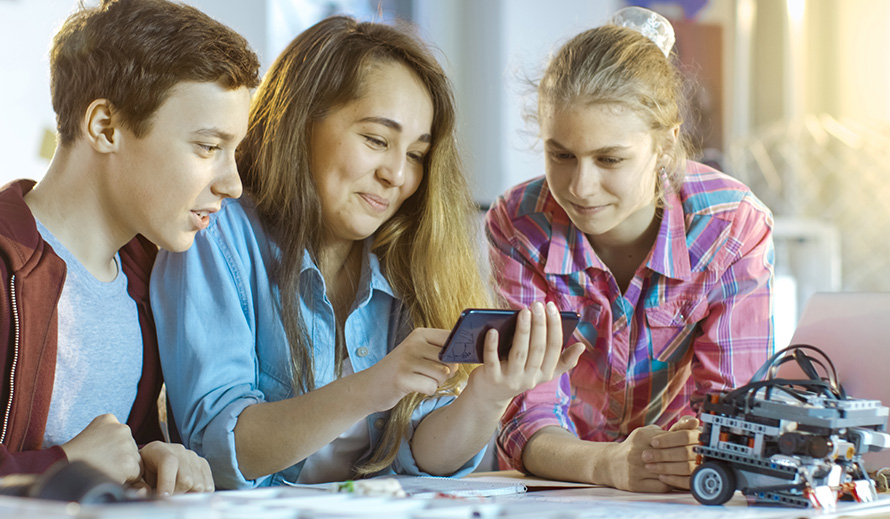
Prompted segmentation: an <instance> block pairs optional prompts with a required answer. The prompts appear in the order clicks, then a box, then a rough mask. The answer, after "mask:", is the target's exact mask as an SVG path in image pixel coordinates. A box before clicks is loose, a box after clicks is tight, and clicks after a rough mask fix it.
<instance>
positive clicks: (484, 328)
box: [439, 308, 581, 364]
mask: <svg viewBox="0 0 890 519" xmlns="http://www.w3.org/2000/svg"><path fill="white" fill-rule="evenodd" d="M518 315H519V311H518V310H489V309H480V308H468V309H466V310H464V311H463V313H461V314H460V318H459V319H458V320H457V324H455V325H454V328H453V329H452V330H451V334H450V335H449V336H448V340H446V341H445V346H443V347H442V351H440V352H439V360H441V361H442V362H468V363H476V364H481V363H482V352H483V351H484V348H485V334H486V333H487V332H488V330H490V329H492V328H494V329H495V330H497V331H498V357H499V358H500V359H501V360H506V359H507V356H508V355H509V354H510V347H511V346H512V345H513V331H514V330H515V328H516V317H517V316H518ZM560 315H561V316H562V338H563V346H565V345H566V344H569V342H570V341H571V339H572V332H574V331H575V327H576V326H577V325H578V321H579V320H580V318H581V316H580V315H578V313H577V312H560Z"/></svg>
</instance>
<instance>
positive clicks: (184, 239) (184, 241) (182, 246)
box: [152, 233, 195, 252]
mask: <svg viewBox="0 0 890 519" xmlns="http://www.w3.org/2000/svg"><path fill="white" fill-rule="evenodd" d="M152 241H154V240H152ZM193 243H195V234H194V233H189V234H188V235H187V236H180V237H179V239H178V240H161V241H155V244H156V245H157V246H158V247H160V248H162V249H164V250H166V251H170V252H185V251H187V250H189V248H190V247H191V246H192V244H193Z"/></svg>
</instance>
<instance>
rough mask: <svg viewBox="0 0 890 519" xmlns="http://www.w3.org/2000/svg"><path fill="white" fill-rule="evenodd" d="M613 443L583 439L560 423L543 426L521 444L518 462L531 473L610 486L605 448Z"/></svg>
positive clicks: (610, 448)
mask: <svg viewBox="0 0 890 519" xmlns="http://www.w3.org/2000/svg"><path fill="white" fill-rule="evenodd" d="M615 445H616V444H613V443H605V442H589V441H584V440H581V439H579V438H578V437H576V436H575V435H573V434H572V433H570V432H568V431H566V430H565V429H562V428H561V427H545V428H543V429H541V430H539V431H538V432H536V433H535V434H534V435H533V436H532V437H531V439H530V440H529V441H528V443H527V444H526V445H525V449H523V451H522V463H523V465H524V466H525V469H526V470H527V471H528V472H529V473H531V474H534V475H535V476H539V477H543V478H547V479H554V480H560V481H579V482H584V483H594V484H598V485H607V486H614V484H613V482H612V479H613V478H612V477H611V473H610V465H611V464H610V462H609V452H610V451H611V450H612V449H613V448H614V447H615Z"/></svg>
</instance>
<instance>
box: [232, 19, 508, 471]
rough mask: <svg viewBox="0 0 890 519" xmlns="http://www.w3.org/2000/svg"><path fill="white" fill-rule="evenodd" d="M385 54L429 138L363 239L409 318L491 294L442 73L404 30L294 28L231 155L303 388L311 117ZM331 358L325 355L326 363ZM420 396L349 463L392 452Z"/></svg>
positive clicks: (337, 23) (343, 96) (404, 404)
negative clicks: (421, 89)
mask: <svg viewBox="0 0 890 519" xmlns="http://www.w3.org/2000/svg"><path fill="white" fill-rule="evenodd" d="M389 62H397V63H401V64H403V65H405V66H406V67H407V68H408V69H409V70H411V71H412V72H413V73H414V74H416V75H417V77H418V78H419V79H420V80H421V82H422V83H423V84H424V85H425V86H426V88H427V90H428V92H429V95H430V98H431V100H432V103H433V126H432V143H431V147H430V149H429V152H428V153H427V154H426V157H425V158H424V164H423V165H424V174H423V179H422V181H421V184H420V186H419V188H418V189H417V191H416V192H415V193H414V195H412V196H411V197H410V198H409V199H407V200H406V201H405V202H404V203H403V204H402V206H401V207H400V208H399V210H398V212H397V213H396V214H395V215H394V216H393V217H392V218H391V219H390V220H389V221H387V222H386V223H384V224H383V225H382V226H381V227H380V229H378V231H377V232H376V233H375V237H374V243H373V246H372V251H373V252H374V253H376V254H377V256H378V257H379V259H380V263H381V266H382V270H383V273H384V275H385V276H386V278H387V279H388V280H389V282H390V284H391V285H392V287H393V289H394V290H395V293H396V294H397V295H398V296H399V297H400V298H401V300H402V301H403V303H404V305H405V306H406V307H407V309H408V311H409V313H410V316H411V318H412V321H413V324H414V326H416V327H432V328H450V327H451V326H453V324H454V322H455V321H456V320H457V317H458V316H459V314H460V312H461V311H462V310H463V309H464V308H466V307H474V306H475V307H486V306H490V305H491V295H490V292H489V290H488V287H489V286H490V285H489V284H488V283H487V280H484V279H483V276H482V274H481V272H482V270H481V269H480V264H479V255H478V254H477V252H476V245H477V243H479V242H477V241H476V240H475V239H474V238H475V237H476V235H477V225H476V222H475V216H476V215H475V212H476V211H477V209H476V207H475V205H474V204H473V202H472V199H471V197H470V194H469V189H468V187H467V183H466V180H465V179H464V176H463V174H462V172H461V164H460V160H459V157H458V153H457V145H456V140H455V135H454V131H455V113H454V99H453V94H452V91H451V84H450V82H449V81H448V79H447V78H446V76H445V74H444V72H443V71H442V69H441V67H440V66H439V64H438V63H437V62H436V60H435V58H434V57H433V55H432V53H431V52H430V50H429V49H428V48H427V47H426V45H424V44H423V43H422V42H421V41H420V40H419V39H418V38H417V37H416V36H414V35H413V34H411V33H410V32H409V31H408V30H406V29H404V28H395V27H392V26H389V25H384V24H379V23H367V22H366V23H359V22H357V21H355V20H353V19H351V18H348V17H343V16H335V17H331V18H327V19H325V20H323V21H321V22H319V23H318V24H316V25H315V26H313V27H311V28H309V29H307V30H306V31H305V32H303V33H302V34H300V35H299V36H298V37H297V38H296V39H295V40H294V41H293V42H292V43H291V44H290V45H289V46H288V47H287V48H286V49H285V50H284V52H283V53H282V54H281V55H280V56H279V57H278V59H277V60H276V61H275V63H274V64H273V65H272V67H271V68H270V69H269V71H268V72H267V73H266V76H265V78H264V79H263V83H262V85H261V86H260V88H259V89H258V91H257V93H256V95H255V97H254V101H253V105H252V108H251V113H250V126H249V130H248V133H247V137H246V138H245V139H244V141H243V142H242V144H241V146H240V147H239V157H238V167H239V171H240V172H241V176H242V180H243V183H244V189H245V192H246V193H249V194H250V196H251V197H252V198H253V199H254V201H255V203H256V207H257V211H258V214H259V216H260V219H261V221H262V223H263V226H264V228H265V229H266V231H267V232H269V234H270V235H271V236H272V238H273V240H274V241H275V242H276V244H277V245H278V247H279V248H280V250H281V254H280V258H279V259H278V260H277V262H276V263H275V264H274V265H273V268H272V276H273V280H274V281H275V283H276V285H277V286H278V289H279V294H280V298H279V304H280V309H281V315H282V319H283V322H284V329H285V333H286V335H287V339H288V342H289V345H290V352H291V365H292V370H293V387H294V391H295V392H306V391H311V390H313V389H314V388H315V381H314V377H313V358H312V347H311V344H310V340H309V337H308V334H307V332H306V330H305V328H304V327H303V320H302V315H301V311H300V306H299V303H298V301H299V294H300V275H299V274H300V265H301V261H302V257H303V254H304V251H308V252H309V254H310V255H312V257H313V258H314V259H316V260H317V256H316V254H317V252H318V249H319V243H320V239H321V236H320V234H321V229H322V226H323V223H322V221H321V206H320V201H319V197H318V193H317V190H316V187H315V183H314V181H313V177H312V174H311V172H310V164H311V160H310V156H309V150H310V147H309V143H310V138H311V132H312V127H313V125H314V124H315V123H316V122H317V121H319V120H320V119H322V118H323V117H325V115H327V114H328V113H330V112H331V111H333V110H335V109H337V108H338V107H340V106H342V105H344V104H346V103H348V102H350V101H352V100H355V99H358V98H359V97H361V95H362V94H363V88H362V87H363V85H364V81H365V79H366V78H367V77H368V74H369V71H370V70H372V69H373V68H374V67H375V66H377V65H380V64H383V63H389ZM339 350H340V348H338V356H341V355H342V354H339ZM342 360H343V359H342V358H338V359H337V365H338V366H339V365H340V363H341V361H342ZM468 374H469V370H468V369H467V368H462V369H460V370H459V372H458V373H457V374H456V375H455V376H454V377H452V379H450V380H449V381H448V382H447V383H446V384H445V385H444V386H443V387H441V388H440V389H439V392H438V394H437V395H436V396H442V395H446V394H457V393H458V392H459V391H460V388H461V387H462V386H463V385H464V383H465V382H466V380H467V376H468ZM381 382H382V383H385V382H386V381H381ZM424 398H426V397H425V396H424V395H420V394H416V393H415V394H411V395H408V396H406V397H405V398H403V399H402V400H401V401H400V402H399V403H398V404H397V405H396V406H395V408H393V410H392V412H391V413H390V416H389V420H388V422H387V424H386V427H385V429H384V433H383V440H382V441H381V443H380V445H378V446H377V448H376V449H375V450H374V452H373V453H372V454H371V456H370V457H369V458H368V459H367V460H365V462H364V464H363V465H362V466H361V467H358V468H356V474H357V475H359V476H364V475H370V474H373V473H375V472H378V471H380V470H383V469H385V468H387V467H388V466H390V465H391V464H392V462H393V461H394V459H395V456H396V454H397V452H398V448H399V445H400V443H401V441H402V440H403V439H404V437H405V435H406V431H407V429H408V426H409V424H410V419H411V415H412V413H413V411H414V409H415V408H416V407H417V406H418V405H419V404H420V402H421V401H422V400H423V399H424Z"/></svg>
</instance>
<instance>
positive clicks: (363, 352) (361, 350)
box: [355, 346, 368, 357]
mask: <svg viewBox="0 0 890 519" xmlns="http://www.w3.org/2000/svg"><path fill="white" fill-rule="evenodd" d="M355 354H356V355H358V356H359V357H367V356H368V348H366V347H364V346H362V347H360V348H358V349H357V350H355Z"/></svg>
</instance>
